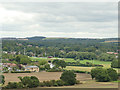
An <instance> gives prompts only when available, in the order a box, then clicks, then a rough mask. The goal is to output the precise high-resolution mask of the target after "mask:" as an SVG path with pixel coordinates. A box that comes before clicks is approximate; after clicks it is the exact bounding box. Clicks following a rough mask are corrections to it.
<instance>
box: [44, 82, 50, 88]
mask: <svg viewBox="0 0 120 90" xmlns="http://www.w3.org/2000/svg"><path fill="white" fill-rule="evenodd" d="M43 83H44V85H45V86H47V87H51V86H52V82H50V81H43Z"/></svg>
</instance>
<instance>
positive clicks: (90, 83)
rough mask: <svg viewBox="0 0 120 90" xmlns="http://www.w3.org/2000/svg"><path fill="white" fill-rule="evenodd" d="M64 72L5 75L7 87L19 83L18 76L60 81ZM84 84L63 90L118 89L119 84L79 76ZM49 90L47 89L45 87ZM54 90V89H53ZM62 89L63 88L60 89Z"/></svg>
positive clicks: (83, 75)
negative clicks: (86, 89) (11, 83)
mask: <svg viewBox="0 0 120 90" xmlns="http://www.w3.org/2000/svg"><path fill="white" fill-rule="evenodd" d="M61 73H62V72H39V73H4V74H3V75H4V76H5V81H6V82H5V85H6V84H7V83H8V82H16V81H17V82H19V79H18V78H17V77H18V76H22V77H24V76H36V77H38V78H39V80H40V81H46V80H58V79H59V78H60V76H61ZM76 78H77V79H78V80H80V81H81V82H82V83H83V84H77V85H74V86H63V87H62V88H110V87H112V88H117V87H118V84H117V83H115V82H104V83H103V82H95V81H94V80H92V79H91V76H90V75H89V74H82V73H81V74H77V77H76ZM45 88H47V87H45ZM52 88H53V87H52ZM58 88H61V87H58Z"/></svg>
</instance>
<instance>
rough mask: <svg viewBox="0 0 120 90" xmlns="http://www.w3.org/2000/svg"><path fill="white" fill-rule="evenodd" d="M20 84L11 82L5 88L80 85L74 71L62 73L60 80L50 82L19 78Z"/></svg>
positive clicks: (34, 78)
mask: <svg viewBox="0 0 120 90" xmlns="http://www.w3.org/2000/svg"><path fill="white" fill-rule="evenodd" d="M18 78H19V79H20V82H9V83H8V85H6V86H5V87H4V88H6V89H14V88H35V87H38V86H40V87H44V86H47V87H50V86H66V85H74V84H78V83H79V81H78V80H76V74H75V73H74V72H73V71H65V72H63V73H62V75H61V77H60V80H56V81H55V80H50V81H43V82H40V81H39V79H38V78H37V77H35V76H30V77H29V76H25V77H18Z"/></svg>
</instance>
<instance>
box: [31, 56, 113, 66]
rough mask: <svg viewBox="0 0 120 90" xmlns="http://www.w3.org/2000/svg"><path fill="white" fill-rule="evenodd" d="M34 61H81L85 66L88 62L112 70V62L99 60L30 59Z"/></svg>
mask: <svg viewBox="0 0 120 90" xmlns="http://www.w3.org/2000/svg"><path fill="white" fill-rule="evenodd" d="M30 58H31V60H32V61H40V60H46V61H48V60H51V61H52V60H54V59H60V60H64V61H65V62H76V61H79V62H80V63H82V64H85V63H86V62H91V63H93V64H100V65H103V66H104V67H105V68H110V67H111V66H110V65H111V62H110V61H99V60H74V59H72V58H57V57H56V58H39V57H30Z"/></svg>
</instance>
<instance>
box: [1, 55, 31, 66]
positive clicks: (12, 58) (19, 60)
mask: <svg viewBox="0 0 120 90" xmlns="http://www.w3.org/2000/svg"><path fill="white" fill-rule="evenodd" d="M2 59H8V60H9V61H7V60H2V62H3V63H5V62H8V63H9V62H13V63H15V64H23V65H27V64H29V63H31V60H30V58H29V57H28V56H27V55H22V54H19V55H12V54H3V55H2Z"/></svg>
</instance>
